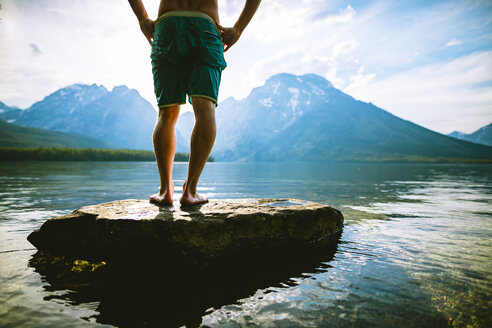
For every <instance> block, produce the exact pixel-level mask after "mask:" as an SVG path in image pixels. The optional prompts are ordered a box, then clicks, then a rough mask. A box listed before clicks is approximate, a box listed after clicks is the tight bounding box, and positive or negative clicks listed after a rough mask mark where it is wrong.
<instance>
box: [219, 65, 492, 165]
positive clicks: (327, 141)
mask: <svg viewBox="0 0 492 328" xmlns="http://www.w3.org/2000/svg"><path fill="white" fill-rule="evenodd" d="M216 116H217V125H218V132H217V139H216V144H215V146H214V151H213V155H214V157H215V158H216V159H217V160H226V161H234V160H246V161H248V160H260V161H283V160H310V161H323V160H375V159H376V160H378V159H390V160H392V159H401V158H407V159H408V158H416V157H427V158H428V157H431V158H437V157H447V158H465V159H470V158H473V159H492V147H487V146H482V145H477V144H473V143H469V142H466V141H462V140H457V139H454V138H450V137H448V136H445V135H442V134H439V133H436V132H434V131H431V130H428V129H426V128H423V127H421V126H419V125H416V124H414V123H411V122H409V121H406V120H403V119H400V118H398V117H396V116H394V115H392V114H390V113H389V112H387V111H385V110H383V109H381V108H378V107H376V106H374V105H373V104H371V103H365V102H362V101H358V100H355V99H354V98H352V97H351V96H349V95H347V94H345V93H343V92H342V91H340V90H338V89H336V88H334V87H333V85H332V84H331V83H330V82H328V81H327V80H326V79H324V78H323V77H321V76H318V75H315V74H307V75H302V76H295V75H291V74H278V75H275V76H272V77H271V78H269V79H268V80H267V81H266V82H265V84H264V85H263V86H261V87H258V88H255V89H253V90H252V92H251V93H250V94H249V96H248V97H246V98H245V99H243V100H235V99H233V98H228V99H226V100H225V101H224V102H222V103H220V104H219V106H218V107H217V112H216Z"/></svg>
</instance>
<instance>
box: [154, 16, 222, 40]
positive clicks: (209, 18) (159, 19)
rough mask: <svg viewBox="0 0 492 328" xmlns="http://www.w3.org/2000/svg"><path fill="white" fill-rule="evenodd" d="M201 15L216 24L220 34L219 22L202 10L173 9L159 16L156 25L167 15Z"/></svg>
mask: <svg viewBox="0 0 492 328" xmlns="http://www.w3.org/2000/svg"><path fill="white" fill-rule="evenodd" d="M173 16H177V17H201V18H205V19H208V20H209V21H210V22H211V23H212V24H214V26H215V28H216V29H217V32H219V34H220V29H219V27H218V26H217V23H215V21H214V20H213V18H212V17H210V16H209V15H208V14H206V13H204V12H201V11H186V10H173V11H168V12H167V13H164V14H162V15H161V16H160V17H159V18H157V20H156V21H155V23H154V26H156V25H157V24H158V23H159V22H160V21H161V20H163V19H164V18H167V17H173Z"/></svg>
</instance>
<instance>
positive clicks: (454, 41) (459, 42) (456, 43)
mask: <svg viewBox="0 0 492 328" xmlns="http://www.w3.org/2000/svg"><path fill="white" fill-rule="evenodd" d="M460 44H461V41H460V40H456V39H452V40H451V41H448V42H446V47H451V46H459V45H460Z"/></svg>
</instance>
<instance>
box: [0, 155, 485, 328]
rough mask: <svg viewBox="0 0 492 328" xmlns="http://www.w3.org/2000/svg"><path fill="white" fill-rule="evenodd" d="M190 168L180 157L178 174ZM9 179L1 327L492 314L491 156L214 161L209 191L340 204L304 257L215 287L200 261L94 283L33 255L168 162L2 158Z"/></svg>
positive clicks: (478, 318)
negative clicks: (324, 243)
mask: <svg viewBox="0 0 492 328" xmlns="http://www.w3.org/2000/svg"><path fill="white" fill-rule="evenodd" d="M186 170H187V164H185V163H177V164H175V167H174V178H175V184H176V186H177V187H178V186H181V185H182V183H183V181H184V178H185V176H186ZM0 180H1V184H0V195H1V199H0V304H1V306H0V326H2V327H84V326H91V327H93V326H103V325H107V326H131V327H138V326H147V327H148V326H159V327H167V326H180V325H185V324H186V325H188V326H194V325H195V326H196V325H200V324H202V325H206V326H210V327H216V326H218V327H242V326H249V327H255V326H257V327H260V326H261V327H375V326H378V327H448V326H457V327H464V326H467V325H470V326H473V327H492V321H491V318H492V311H491V309H492V301H491V297H492V287H491V281H492V215H491V214H492V166H490V165H471V164H470V165H458V164H442V165H441V164H432V165H430V164H367V163H335V164H326V163H208V164H207V166H206V168H205V171H204V173H203V176H202V179H201V184H200V185H199V191H201V192H202V193H203V194H206V195H208V196H209V197H210V198H216V199H217V198H273V197H275V198H276V197H279V198H280V197H281V198H285V197H290V198H300V199H306V200H310V201H315V202H320V203H325V204H330V205H333V206H335V207H336V208H338V209H340V210H341V211H342V212H343V214H344V216H345V225H344V229H343V233H342V236H341V238H340V240H339V242H338V245H337V246H336V248H335V249H334V250H333V251H332V252H327V254H326V255H325V256H322V257H320V258H319V259H317V260H316V261H314V262H312V261H311V262H310V263H308V264H306V263H304V264H303V265H302V266H298V267H297V269H296V270H297V271H296V270H287V269H285V270H283V269H278V270H277V271H275V272H273V273H272V272H270V271H268V270H270V269H268V270H267V271H268V272H263V271H262V268H255V273H256V274H252V275H250V276H248V277H247V279H243V278H241V279H243V280H239V281H235V282H234V280H231V281H233V282H234V283H232V284H231V283H230V281H229V283H228V284H226V283H225V282H224V283H223V285H220V283H217V282H214V284H215V285H213V288H212V287H210V286H207V285H208V283H207V280H206V279H201V278H200V273H199V272H196V273H195V272H193V273H190V274H189V275H187V276H186V278H185V279H182V280H180V281H166V280H165V279H163V281H160V282H159V288H157V289H155V290H153V289H152V288H151V289H146V288H144V287H142V288H139V286H136V285H138V283H136V282H131V281H130V282H128V284H126V285H125V284H122V285H119V286H118V288H115V289H114V290H117V291H118V292H117V293H116V294H112V293H106V294H99V293H97V292H94V293H93V294H91V295H81V294H80V293H77V292H75V291H72V290H67V289H60V288H56V286H52V285H50V283H49V282H48V280H47V279H46V277H44V276H41V275H40V274H39V273H37V272H36V271H35V270H34V268H32V267H30V266H28V262H29V260H30V259H31V257H32V256H33V254H34V253H35V252H36V250H35V249H34V248H33V246H32V245H31V244H30V243H29V242H28V241H27V240H26V237H27V235H28V234H29V233H30V232H31V231H32V230H34V229H36V228H39V227H40V226H41V224H42V223H43V222H44V221H45V220H46V219H48V218H51V217H54V216H58V215H62V214H67V213H69V212H71V211H73V210H75V209H76V208H78V207H81V206H84V205H89V204H96V203H101V202H107V201H112V200H116V199H124V198H144V199H145V198H147V197H148V195H149V194H151V193H154V192H155V191H156V190H157V188H158V176H157V170H156V166H155V164H154V163H150V162H122V163H121V162H118V163H115V162H68V163H63V162H39V163H36V162H32V163H5V162H3V163H0ZM179 192H180V188H176V195H175V199H179V196H180V195H179ZM291 264H292V263H291ZM265 270H266V269H265ZM156 275H157V276H159V274H158V273H157V274H156V273H154V276H156ZM259 277H267V278H261V279H260V278H259ZM149 279H150V278H149ZM154 279H155V278H154ZM231 279H232V278H231ZM157 280H158V278H157ZM142 286H144V285H142ZM101 295H104V296H101ZM204 295H206V297H205V296H204Z"/></svg>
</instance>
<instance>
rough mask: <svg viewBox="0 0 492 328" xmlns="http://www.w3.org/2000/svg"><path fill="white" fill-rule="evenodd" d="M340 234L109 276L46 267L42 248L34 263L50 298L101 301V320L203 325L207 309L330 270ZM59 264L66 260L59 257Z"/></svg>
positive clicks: (114, 269)
mask: <svg viewBox="0 0 492 328" xmlns="http://www.w3.org/2000/svg"><path fill="white" fill-rule="evenodd" d="M339 238H340V234H338V236H337V237H336V238H334V239H333V241H332V242H331V243H330V244H325V245H323V247H322V248H316V249H313V248H311V249H303V250H300V249H296V250H293V249H291V250H284V251H282V252H279V251H275V252H270V253H265V252H263V253H261V254H250V255H246V254H245V255H244V256H241V257H240V258H238V259H236V260H233V261H228V262H227V263H224V264H222V265H217V266H214V267H212V268H183V267H177V266H176V265H175V264H172V263H159V261H158V259H155V260H154V262H152V265H149V263H150V262H144V263H141V262H135V261H134V260H128V262H125V263H119V264H113V265H112V266H111V269H108V270H106V271H105V272H104V274H103V275H101V274H99V275H92V276H91V275H90V274H89V275H85V276H82V278H81V279H80V277H81V276H78V278H76V279H77V281H74V279H71V278H72V277H73V275H72V276H70V271H67V272H65V273H64V272H63V270H62V268H61V267H58V268H57V269H53V268H54V267H56V265H48V266H47V265H45V264H44V263H43V260H45V257H44V254H40V253H39V252H38V253H36V254H35V255H34V256H33V258H32V259H31V260H30V265H31V266H34V267H35V269H36V271H38V272H39V273H41V275H42V276H43V279H46V281H47V282H48V283H49V285H48V286H45V289H46V291H47V292H48V293H47V294H48V295H47V296H45V300H61V301H64V302H66V303H68V304H71V305H74V306H76V305H78V304H83V303H85V304H92V303H94V302H95V304H98V306H97V308H96V309H95V310H96V312H97V313H98V314H97V315H95V316H94V319H95V320H96V322H99V323H105V324H112V325H116V326H119V327H137V326H138V327H139V326H152V327H154V326H158V327H179V326H182V325H186V326H187V327H198V326H200V325H201V324H202V317H203V316H204V315H206V314H207V313H211V312H212V311H214V309H218V308H220V307H222V306H223V305H226V304H234V303H235V302H237V301H238V300H239V299H241V298H244V297H248V296H251V295H253V294H255V292H256V291H257V290H259V289H264V288H270V289H274V288H277V287H279V288H285V287H291V286H295V285H296V284H297V283H298V279H299V278H298V277H303V276H311V275H314V274H316V273H317V272H324V271H325V269H326V268H327V267H328V266H329V264H328V263H329V262H330V261H331V260H332V258H333V256H334V254H335V253H336V249H337V243H338V240H339ZM49 262H53V258H51V259H50V260H49ZM55 262H56V263H62V262H63V260H62V261H60V260H59V258H55ZM71 262H72V261H71V260H69V261H67V263H71ZM65 269H66V268H65ZM266 294H268V291H266ZM85 319H86V320H90V319H92V318H85Z"/></svg>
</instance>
